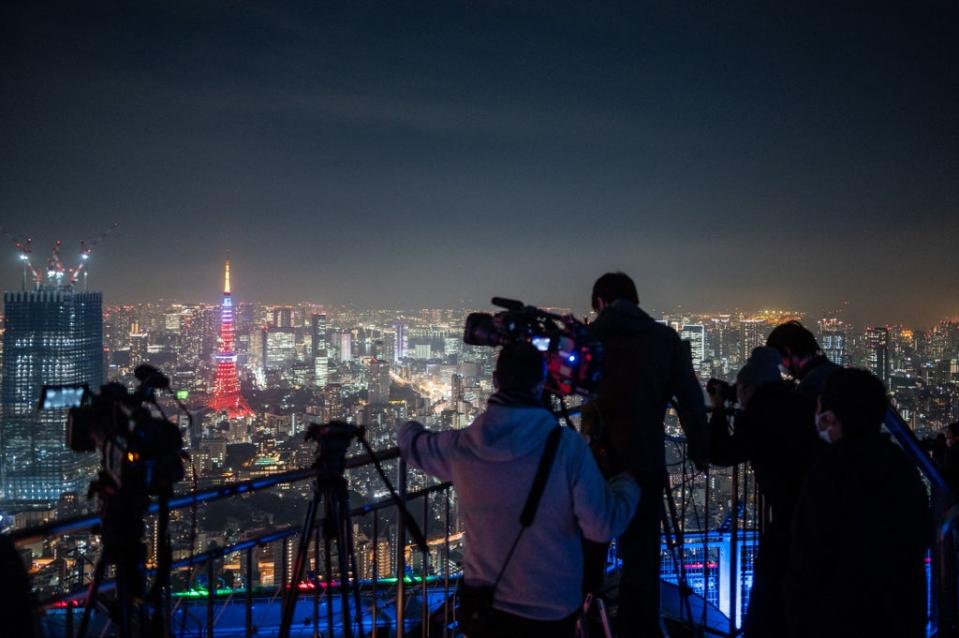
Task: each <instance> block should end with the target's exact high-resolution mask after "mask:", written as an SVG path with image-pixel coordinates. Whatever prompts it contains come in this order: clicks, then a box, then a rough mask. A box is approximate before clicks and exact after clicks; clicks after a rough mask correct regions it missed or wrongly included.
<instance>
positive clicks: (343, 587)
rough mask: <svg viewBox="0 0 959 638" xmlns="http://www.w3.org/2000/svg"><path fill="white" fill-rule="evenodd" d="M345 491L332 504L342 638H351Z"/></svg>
mask: <svg viewBox="0 0 959 638" xmlns="http://www.w3.org/2000/svg"><path fill="white" fill-rule="evenodd" d="M345 491H346V488H345V487H341V488H339V489H337V490H336V503H335V504H334V505H335V507H336V563H337V565H338V566H339V568H340V607H341V610H340V611H342V613H343V638H353V622H352V620H351V618H350V573H349V572H350V560H349V558H348V552H347V549H348V543H347V534H348V533H349V532H348V530H349V525H350V513H349V511H346V510H347V505H346V495H345V493H344V492H345ZM357 611H359V610H357Z"/></svg>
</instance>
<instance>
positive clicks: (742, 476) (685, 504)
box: [10, 411, 959, 638]
mask: <svg viewBox="0 0 959 638" xmlns="http://www.w3.org/2000/svg"><path fill="white" fill-rule="evenodd" d="M886 425H887V428H888V429H889V431H890V432H891V433H892V434H893V435H894V436H895V437H896V439H897V440H898V441H899V442H900V444H901V445H902V447H903V448H904V449H905V450H906V452H907V453H909V454H910V456H911V457H913V458H914V459H915V461H916V463H917V465H918V467H919V468H920V470H921V471H922V472H923V474H924V476H926V478H927V479H928V481H929V484H930V486H931V500H932V503H933V509H934V511H935V512H936V513H937V516H936V521H937V529H939V534H938V536H937V542H936V543H934V545H933V560H932V570H933V574H932V581H933V590H932V591H933V592H934V595H933V600H932V617H931V626H932V627H933V634H934V635H935V634H938V635H941V636H946V635H955V633H954V630H955V627H956V626H957V622H956V618H955V615H956V611H955V610H956V608H957V604H956V602H957V601H956V596H957V592H959V578H957V570H956V564H957V562H959V559H957V553H956V551H957V548H959V507H957V508H954V509H953V510H951V511H949V512H948V513H947V512H946V509H945V505H947V504H948V503H949V499H950V498H951V497H950V494H949V490H948V487H947V486H946V483H945V481H944V480H943V477H942V473H941V471H939V469H938V467H937V466H935V464H934V463H932V462H931V460H930V459H929V457H928V455H927V454H926V453H925V452H924V451H922V449H921V448H920V447H919V445H918V442H917V441H916V440H915V436H914V435H913V434H912V431H911V430H909V429H908V427H906V425H905V424H904V423H903V422H902V420H901V419H900V418H899V417H898V415H897V414H896V413H895V412H893V411H891V412H890V414H889V415H888V417H887V423H886ZM667 451H668V453H669V454H668V481H669V489H668V490H667V491H668V496H667V501H666V508H665V509H666V510H667V511H670V509H672V511H673V512H674V516H673V517H672V519H671V522H670V523H668V524H667V526H666V529H667V531H668V532H669V533H668V534H667V535H666V536H664V542H663V567H662V572H661V574H662V578H663V580H664V582H667V583H675V584H676V585H677V591H678V596H677V600H678V606H677V607H675V608H673V609H668V608H664V614H665V615H666V616H667V617H670V616H671V617H672V618H673V619H674V620H675V621H677V622H683V623H688V624H697V625H704V626H706V627H707V629H708V632H709V633H711V634H712V635H725V636H730V637H731V636H736V635H738V633H739V631H740V627H741V624H742V620H743V616H744V610H745V609H746V608H747V606H748V600H749V592H750V587H751V581H752V566H753V563H754V560H755V555H756V549H757V547H758V537H759V535H760V534H761V532H762V530H763V527H764V522H765V521H766V520H767V519H766V507H765V504H764V503H763V499H762V497H761V495H760V493H759V491H758V489H757V488H756V481H755V478H754V477H753V475H752V471H751V469H750V468H749V467H748V466H747V465H745V464H744V465H738V466H732V467H728V468H718V467H712V468H710V469H709V470H708V471H707V472H705V473H699V472H696V471H695V470H694V469H693V468H692V466H691V464H690V462H689V460H688V458H687V456H686V442H685V439H683V438H682V437H669V438H668V443H667ZM376 456H377V458H378V459H379V460H381V461H386V460H394V459H398V457H399V453H398V450H397V449H396V448H390V449H388V450H385V451H382V452H379V453H377V455H376ZM371 460H372V459H371V457H369V456H368V455H359V456H355V457H350V458H349V459H347V466H348V468H360V467H364V466H365V465H367V464H369V463H370V462H371ZM396 471H397V476H396V479H397V480H396V487H397V491H398V494H399V496H400V499H402V500H403V501H404V502H405V503H407V504H408V505H409V509H410V511H413V510H414V509H415V508H414V506H413V504H415V503H416V502H417V501H420V500H421V501H422V505H423V509H422V520H421V525H422V526H423V528H424V529H423V531H424V534H425V535H426V536H427V537H428V538H430V537H431V536H432V539H431V540H430V550H429V552H428V553H427V554H426V555H421V556H419V557H418V559H419V566H418V569H417V570H413V569H411V568H412V565H411V563H414V564H415V563H416V562H417V555H416V554H417V550H414V549H413V548H412V546H411V545H410V544H409V543H408V541H407V538H406V533H405V529H404V528H403V526H402V525H401V524H398V523H399V521H400V516H399V513H398V511H397V513H396V515H395V523H394V525H393V529H392V532H393V539H394V540H393V542H392V543H390V542H388V541H387V542H386V543H381V541H382V540H383V539H384V538H387V539H388V538H389V530H388V529H387V528H389V527H390V523H389V521H385V520H384V516H385V514H384V512H389V511H391V508H397V502H396V500H395V499H393V498H392V497H387V498H382V499H378V500H375V501H373V502H371V503H368V504H365V505H361V506H358V507H354V508H353V509H352V511H351V517H353V518H354V519H357V521H359V520H363V517H368V518H367V519H366V520H368V524H367V528H368V529H370V530H371V534H370V536H371V538H370V544H369V548H370V552H369V553H370V561H369V569H368V570H367V573H368V575H369V577H368V578H362V577H361V576H362V574H354V575H353V582H354V583H358V584H359V585H360V586H361V588H362V592H363V600H364V601H365V602H364V605H366V608H365V609H364V610H363V611H364V625H365V626H366V627H367V628H373V629H375V630H376V631H379V632H383V631H385V632H386V635H393V634H395V633H399V634H402V635H406V634H408V633H409V632H410V631H415V630H416V629H417V628H419V632H420V635H421V636H424V637H425V636H430V635H434V636H438V635H442V636H444V637H446V636H450V635H453V630H452V629H451V624H452V619H453V610H452V608H451V593H452V587H451V585H452V583H453V582H454V581H455V580H456V579H457V578H458V577H459V574H458V573H457V572H456V570H455V568H454V567H453V561H452V560H451V546H453V544H454V543H455V542H459V541H461V539H462V535H461V533H460V532H459V530H456V529H454V525H453V518H452V507H453V502H454V499H455V496H454V494H453V491H452V489H451V485H450V484H448V483H439V484H433V485H427V486H426V487H423V488H421V489H417V490H413V491H409V490H408V478H409V475H410V472H409V470H408V468H407V466H406V464H405V463H404V462H403V461H402V460H401V459H400V460H397V470H396ZM314 476H315V474H314V472H313V470H310V469H306V470H293V471H290V472H283V473H279V474H275V475H270V476H266V477H262V478H255V479H250V480H246V481H239V482H235V483H229V484H225V485H222V486H218V487H215V488H211V489H205V490H197V491H195V492H191V493H188V494H184V495H181V496H177V497H175V498H173V499H172V500H171V502H170V508H171V510H177V509H182V508H187V507H194V506H196V505H199V504H202V503H209V502H213V501H217V500H221V499H225V498H230V497H235V496H241V495H244V494H249V493H253V492H257V491H260V490H264V489H268V488H272V487H276V486H281V485H289V484H294V483H299V482H302V481H305V480H308V479H311V478H313V477H314ZM436 498H442V499H445V500H443V501H439V503H440V509H441V510H442V512H443V514H442V516H441V521H440V522H439V523H438V524H439V525H440V526H441V529H437V521H436V517H435V516H434V515H433V514H435V511H434V508H431V499H436ZM670 501H671V503H670ZM432 503H433V505H435V503H436V501H432ZM156 509H157V508H156V506H155V505H154V506H153V507H151V510H150V511H151V512H155V511H156ZM397 510H398V508H397ZM99 523H100V520H99V517H98V516H95V515H91V516H79V517H74V518H70V519H66V520H61V521H54V522H51V523H48V524H44V525H40V526H37V527H34V528H31V529H27V530H19V531H15V532H13V533H12V534H11V535H10V536H11V537H12V538H13V539H14V540H15V541H16V542H17V543H20V544H25V543H31V542H35V541H37V540H38V539H44V538H50V537H54V536H61V535H67V534H78V533H84V532H87V533H89V532H91V531H93V530H95V529H96V527H97V526H98V525H99ZM299 533H300V527H299V526H289V527H283V528H280V529H276V530H272V531H270V532H268V533H263V534H260V535H255V536H252V537H249V538H244V539H242V540H239V541H238V542H235V543H232V544H230V545H228V546H226V547H218V548H213V549H209V550H206V551H201V552H198V553H195V554H192V555H190V556H186V557H183V558H180V559H179V560H177V561H175V562H174V563H173V569H174V570H187V571H188V572H189V573H190V577H189V578H188V581H187V582H188V587H187V588H186V590H185V591H180V592H175V593H174V595H173V598H174V600H175V603H174V605H173V607H174V611H173V614H172V626H173V628H174V630H175V631H174V634H175V635H177V636H207V637H210V638H212V637H213V636H215V635H220V633H221V632H219V631H218V629H217V628H218V626H220V625H223V627H224V629H223V632H222V633H223V635H243V636H254V635H257V636H264V635H271V633H272V632H273V626H274V625H273V624H272V623H273V620H272V619H273V617H274V616H276V617H277V619H278V616H279V607H280V604H281V602H282V595H281V594H282V592H283V591H284V588H285V587H286V586H297V587H300V588H301V591H302V592H303V593H304V596H302V599H301V605H303V606H304V607H305V608H306V612H305V615H304V614H303V613H301V614H299V615H298V616H297V618H298V619H299V621H300V624H299V625H298V626H297V631H296V632H295V633H294V635H313V636H319V635H323V633H322V632H321V630H320V625H321V616H322V615H324V614H322V613H321V612H323V611H325V612H326V614H329V613H330V612H331V610H332V608H333V607H332V606H333V605H334V599H335V598H336V597H335V596H334V592H335V591H336V590H337V588H338V585H337V584H336V583H335V582H333V583H326V582H324V581H323V580H322V579H320V578H318V577H317V576H308V577H307V578H306V579H304V581H301V582H300V583H295V584H289V580H290V578H289V576H290V571H289V565H290V563H291V554H290V549H291V543H290V540H291V539H293V538H295V537H296V536H297V535H298V534H299ZM264 549H269V550H272V551H270V552H269V553H270V554H272V555H273V556H274V561H273V563H274V568H273V577H272V579H266V580H271V581H272V582H271V583H268V582H264V579H262V578H260V579H259V581H260V582H259V583H257V576H256V574H257V572H258V565H257V562H256V554H257V552H263V551H264ZM434 550H435V556H434V555H433V552H434ZM385 551H392V553H393V555H392V556H389V557H387V558H385V559H384V556H383V552H385ZM277 554H279V555H280V557H281V559H280V560H279V561H277V560H276V558H275V556H276V555H277ZM313 560H314V561H315V562H314V565H318V562H316V561H318V560H319V557H318V556H317V555H314V556H313ZM220 561H224V562H227V561H229V562H230V563H231V564H232V565H234V566H238V567H234V571H239V573H240V575H241V577H242V581H243V582H242V586H241V587H236V588H229V587H225V586H224V587H220V586H219V585H218V582H219V580H220V577H221V575H222V574H224V573H226V572H227V571H228V570H226V569H225V567H223V566H220V565H219V562H220ZM616 566H617V560H616V555H615V551H613V552H611V556H610V569H615V568H616ZM197 568H205V575H198V574H197V573H196V572H197ZM385 569H388V570H391V571H390V572H389V573H384V570H385ZM313 571H314V572H315V573H317V574H318V573H319V571H320V570H317V569H314V570H313ZM360 571H361V572H363V569H362V568H361V570H360ZM197 578H199V580H200V581H201V583H202V581H203V580H204V578H205V584H206V586H205V587H203V586H198V585H197V583H196V579H197ZM111 585H112V582H111V581H106V582H105V583H104V584H103V586H102V587H101V591H106V590H108V589H109V588H110V586H111ZM86 595H87V590H86V588H83V587H78V588H76V589H75V590H73V591H70V592H67V593H64V594H60V595H57V596H54V597H51V598H48V599H46V600H44V601H42V602H41V605H42V606H43V607H44V608H45V609H47V610H48V616H49V617H50V618H49V620H50V622H51V623H53V624H57V623H58V627H57V632H56V633H58V634H60V635H65V636H68V637H69V638H72V636H73V615H74V613H75V612H76V610H77V609H78V606H79V605H80V604H81V603H82V602H83V601H84V600H85V598H86ZM666 605H667V601H666V600H664V606H666ZM297 611H299V607H298V608H297ZM237 612H242V619H239V618H237V617H236V616H237ZM434 614H435V616H434ZM277 624H278V620H277ZM238 627H242V630H239V629H237V628H238ZM398 628H402V630H401V631H399V632H397V629H398ZM376 635H380V634H376Z"/></svg>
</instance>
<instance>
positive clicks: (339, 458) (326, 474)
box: [305, 421, 428, 552]
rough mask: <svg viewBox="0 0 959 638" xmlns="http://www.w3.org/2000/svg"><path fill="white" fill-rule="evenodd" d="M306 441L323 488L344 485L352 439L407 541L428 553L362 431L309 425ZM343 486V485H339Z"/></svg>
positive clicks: (341, 425)
mask: <svg viewBox="0 0 959 638" xmlns="http://www.w3.org/2000/svg"><path fill="white" fill-rule="evenodd" d="M305 439H306V440H307V441H315V442H316V460H315V461H313V468H314V469H315V470H316V473H317V481H318V483H319V484H320V485H321V486H323V485H324V484H328V483H329V482H331V481H345V478H344V475H345V472H346V451H347V450H348V449H349V447H350V444H351V443H352V442H353V440H354V439H356V440H357V441H359V442H360V444H361V445H362V446H363V449H365V450H366V453H367V454H369V457H370V461H372V462H373V466H374V467H375V468H376V472H377V474H379V476H380V479H381V480H382V481H383V484H384V485H386V488H387V489H388V490H389V492H390V495H391V496H392V497H393V500H395V501H396V505H397V507H398V508H399V511H400V513H401V516H402V518H403V522H404V524H405V525H406V528H407V529H408V530H409V532H410V537H411V538H412V539H413V542H414V543H416V546H417V547H418V548H419V549H420V550H421V551H423V552H426V551H428V548H427V543H426V536H425V535H424V534H423V532H422V530H421V529H420V526H419V525H417V523H416V519H414V518H413V515H412V514H410V512H409V510H407V509H406V503H404V502H403V499H401V498H400V496H399V494H397V493H396V489H395V488H394V487H393V484H392V483H390V479H389V478H388V477H387V476H386V472H384V471H383V466H382V465H380V461H379V459H378V458H377V456H376V452H375V451H374V450H373V448H372V447H371V446H370V443H369V441H367V440H366V428H364V427H362V426H357V425H352V424H350V423H346V422H344V421H330V422H329V423H311V424H310V425H309V427H307V428H306V436H305ZM343 485H345V482H343Z"/></svg>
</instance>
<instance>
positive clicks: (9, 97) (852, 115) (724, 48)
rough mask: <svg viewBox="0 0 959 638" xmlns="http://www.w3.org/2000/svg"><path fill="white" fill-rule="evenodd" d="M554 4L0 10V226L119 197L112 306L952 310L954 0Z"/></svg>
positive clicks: (957, 162)
mask: <svg viewBox="0 0 959 638" xmlns="http://www.w3.org/2000/svg"><path fill="white" fill-rule="evenodd" d="M545 7H546V5H541V6H537V5H528V4H517V3H509V4H499V5H497V4H491V5H486V4H484V5H476V4H470V5H455V4H454V5H433V4H414V5H403V6H385V5H380V4H365V5H359V6H351V7H350V9H349V10H341V9H338V8H333V7H328V6H324V7H320V6H311V5H306V4H303V5H298V4H293V5H284V6H271V5H265V4H254V3H240V4H230V5H222V6H218V5H216V4H213V3H201V4H199V5H197V4H195V3H148V4H146V5H137V6H136V7H132V6H131V7H125V8H121V9H119V10H117V9H115V8H112V9H110V10H107V9H106V5H101V6H100V7H99V8H94V9H91V8H90V7H89V5H84V6H83V7H80V6H76V7H69V6H61V7H58V8H57V9H56V10H55V11H48V10H47V9H45V8H38V7H35V6H32V5H31V4H30V3H9V4H6V5H5V7H4V8H3V9H2V18H3V19H2V20H0V22H2V23H3V25H4V26H3V27H0V29H2V30H3V33H2V36H3V37H2V38H0V40H2V44H0V47H2V49H0V50H2V60H3V63H2V64H3V67H2V68H3V72H2V73H0V93H2V95H3V98H2V99H0V137H2V139H3V140H4V143H3V144H2V145H0V225H2V226H3V228H4V230H5V231H7V232H10V233H13V234H16V235H29V236H32V237H33V238H34V240H35V244H34V250H35V254H36V256H37V258H38V259H44V258H45V257H46V251H47V249H48V245H49V244H51V243H52V241H53V240H54V239H58V238H59V239H62V240H64V242H65V247H64V256H65V257H67V258H71V252H73V253H75V252H76V251H77V248H78V242H79V240H80V239H82V238H84V237H88V236H91V235H96V234H97V233H99V232H100V231H102V230H103V229H104V228H107V227H109V226H110V225H111V224H113V223H114V222H119V223H120V226H119V228H118V230H117V232H115V233H114V234H113V235H111V236H110V238H109V239H108V240H107V241H106V242H104V244H103V246H102V248H99V249H98V251H97V254H95V255H94V259H93V263H92V265H91V278H92V279H91V283H92V282H95V283H96V288H97V289H102V290H103V291H104V294H105V301H107V302H111V303H115V302H127V301H129V302H142V301H150V300H155V299H158V298H167V299H183V300H196V301H211V302H212V301H215V300H216V298H217V291H218V289H219V278H220V267H221V263H222V259H223V258H225V257H226V256H228V255H230V256H232V258H233V262H234V264H235V269H236V294H237V296H238V298H239V299H246V300H256V301H262V302H295V301H301V300H311V301H317V302H321V303H340V304H346V303H354V304H357V305H359V306H364V307H426V306H430V307H460V306H485V305H486V304H487V302H488V299H489V297H490V296H492V295H494V294H500V295H506V296H514V297H521V298H523V299H525V300H528V301H529V302H531V303H539V304H549V305H561V306H567V307H572V308H574V309H577V310H580V311H582V310H585V306H586V304H587V301H588V292H589V287H590V285H591V283H592V281H593V279H594V278H595V277H596V276H597V275H598V274H599V273H601V272H603V271H606V270H611V269H622V270H624V271H627V272H629V273H631V274H632V275H633V276H634V277H635V278H636V280H637V282H638V285H639V288H640V295H641V297H642V299H643V302H644V304H645V305H648V306H650V307H652V308H656V309H661V310H666V309H669V308H675V307H676V306H679V305H681V306H683V307H684V308H690V309H692V310H701V311H711V310H734V309H737V308H738V309H744V310H751V309H757V308H760V307H763V306H777V307H788V308H796V309H801V310H805V311H808V312H810V313H814V314H815V313H817V312H828V311H832V310H834V309H836V308H838V307H840V306H841V305H842V304H843V302H844V301H848V307H847V311H846V316H847V318H849V319H853V320H859V321H870V322H906V323H910V324H916V325H931V324H932V323H934V322H936V321H938V320H940V319H942V318H944V317H947V316H954V315H957V314H959V268H957V266H959V260H957V257H956V251H955V238H956V237H957V236H959V215H957V208H959V181H957V180H956V179H955V178H956V175H957V174H959V173H957V169H959V137H957V130H959V82H957V78H956V69H957V68H959V54H957V45H956V42H957V41H959V37H957V33H956V25H957V24H959V21H957V17H959V16H957V10H956V7H955V5H954V4H949V3H926V4H923V5H921V6H918V7H915V6H913V7H908V8H907V7H902V8H901V9H896V8H895V7H885V6H882V7H881V6H871V7H870V8H869V12H868V14H866V13H860V12H857V11H854V10H852V9H844V8H837V7H835V6H832V5H815V6H812V5H809V4H807V3H803V4H802V5H801V6H800V5H797V6H790V7H781V6H780V7H773V8H771V7H754V6H750V7H746V6H736V5H727V4H723V5H715V6H713V5H709V4H699V3H693V4H689V3H686V4H675V3H662V4H657V5H652V6H645V7H637V6H629V5H623V6H614V5H606V4H604V5H603V6H602V7H601V8H598V7H592V6H591V7H588V8H587V7H582V8H566V9H556V8H555V7H552V6H551V8H550V10H549V11H547V10H546V9H545ZM771 25H772V26H771ZM0 255H3V259H2V261H0V263H3V264H6V266H5V267H2V268H0V285H2V287H3V288H4V289H15V288H17V287H18V286H19V271H18V268H17V263H16V258H17V255H16V251H15V250H14V249H13V247H12V245H10V244H9V243H8V244H7V245H6V246H5V247H4V248H3V250H2V251H0Z"/></svg>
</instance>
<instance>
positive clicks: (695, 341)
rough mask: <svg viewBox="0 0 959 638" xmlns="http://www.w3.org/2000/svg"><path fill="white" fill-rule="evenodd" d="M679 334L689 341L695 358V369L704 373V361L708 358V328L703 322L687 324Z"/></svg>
mask: <svg viewBox="0 0 959 638" xmlns="http://www.w3.org/2000/svg"><path fill="white" fill-rule="evenodd" d="M679 336H680V337H681V338H682V339H683V341H688V342H689V349H690V351H691V353H692V358H693V369H694V370H695V371H696V372H698V373H700V374H702V373H703V361H704V360H705V359H706V328H705V327H704V326H703V325H702V324H686V325H685V326H683V329H682V330H681V331H680V333H679Z"/></svg>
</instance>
